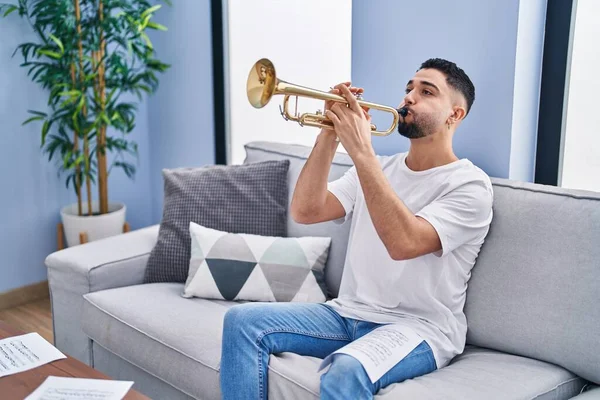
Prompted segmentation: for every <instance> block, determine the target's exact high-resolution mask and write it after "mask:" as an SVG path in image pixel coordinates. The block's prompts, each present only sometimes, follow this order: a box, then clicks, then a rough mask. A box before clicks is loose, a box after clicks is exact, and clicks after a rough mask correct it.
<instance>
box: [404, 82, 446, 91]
mask: <svg viewBox="0 0 600 400" xmlns="http://www.w3.org/2000/svg"><path fill="white" fill-rule="evenodd" d="M420 82H421V84H422V85H425V86H431V87H432V88H434V89H435V90H437V91H438V92H439V91H440V88H438V87H437V86H435V85H434V84H433V83H431V82H429V81H420ZM413 83H414V82H413V80H412V79H411V80H410V81H408V83H407V84H406V86H409V85H412V84H413Z"/></svg>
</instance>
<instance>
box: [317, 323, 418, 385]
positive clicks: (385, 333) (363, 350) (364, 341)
mask: <svg viewBox="0 0 600 400" xmlns="http://www.w3.org/2000/svg"><path fill="white" fill-rule="evenodd" d="M422 341H423V339H422V338H421V336H419V335H418V334H417V333H416V332H415V331H413V330H412V329H410V328H408V327H405V326H400V325H384V326H381V327H379V328H377V329H375V330H373V331H371V332H369V333H367V334H366V335H365V336H363V337H361V338H359V339H357V340H355V341H353V342H351V343H349V344H347V345H346V346H344V347H342V348H341V349H339V350H337V351H335V352H333V353H331V354H329V355H328V356H327V357H325V359H324V360H323V362H322V363H321V366H320V367H319V371H321V370H322V369H323V368H325V367H326V366H327V365H329V364H330V363H331V361H332V358H333V356H334V355H335V354H340V353H343V354H348V355H349V356H352V357H354V358H356V359H357V360H358V361H360V363H361V364H362V365H363V367H364V368H365V371H366V372H367V375H368V376H369V379H371V382H372V383H375V382H377V381H378V380H379V379H380V378H381V377H382V376H383V375H384V374H385V373H386V372H388V371H389V370H390V369H392V367H394V366H395V365H396V364H398V363H399V362H400V361H401V360H402V359H403V358H404V357H406V356H407V355H408V354H409V353H410V352H411V351H413V350H414V349H415V347H417V346H418V345H419V343H421V342H422Z"/></svg>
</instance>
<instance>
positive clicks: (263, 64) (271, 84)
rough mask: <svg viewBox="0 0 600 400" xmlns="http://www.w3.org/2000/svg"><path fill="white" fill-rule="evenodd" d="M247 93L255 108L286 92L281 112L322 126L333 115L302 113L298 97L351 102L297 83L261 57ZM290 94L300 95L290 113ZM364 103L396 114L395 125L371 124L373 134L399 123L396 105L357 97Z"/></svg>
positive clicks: (288, 118) (382, 133)
mask: <svg viewBox="0 0 600 400" xmlns="http://www.w3.org/2000/svg"><path fill="white" fill-rule="evenodd" d="M246 94H247V95H248V101H249V102H250V104H252V106H253V107H254V108H262V107H264V106H266V105H267V104H268V103H269V101H270V100H271V98H272V97H273V96H274V95H277V94H283V95H284V97H283V109H282V108H281V106H279V110H280V112H281V115H282V116H283V118H284V119H285V120H286V121H296V122H298V123H299V124H300V125H302V126H304V125H307V126H314V127H319V128H325V127H332V126H333V123H332V122H331V120H330V119H329V118H327V117H326V116H324V115H323V112H322V111H320V110H317V112H316V113H314V114H311V113H304V114H301V115H298V97H300V96H302V97H309V98H314V99H321V100H331V101H338V102H341V103H346V104H348V101H347V100H346V99H345V98H344V97H342V96H338V95H335V94H332V93H327V92H322V91H320V90H315V89H310V88H307V87H303V86H299V85H294V84H291V83H289V82H286V81H283V80H281V79H279V78H277V74H276V73H275V67H274V66H273V63H272V62H271V61H270V60H269V59H266V58H262V59H260V60H258V61H257V62H256V63H255V64H254V65H253V66H252V68H251V69H250V73H249V74H248V81H247V82H246ZM290 96H295V97H296V110H295V113H294V115H292V114H290V113H289V110H288V103H289V99H290ZM357 101H358V104H359V105H360V106H361V107H367V108H369V109H371V108H372V109H375V110H380V111H387V112H390V113H391V114H392V116H393V122H392V125H391V126H390V127H389V129H388V130H386V131H378V130H377V127H376V126H375V125H373V124H371V134H372V135H375V136H387V135H389V134H391V133H392V132H393V131H394V130H395V129H396V126H397V125H398V121H399V116H398V110H396V109H395V108H393V107H388V106H383V105H380V104H375V103H371V102H368V101H363V100H357ZM400 114H401V115H402V116H406V110H404V109H402V110H400Z"/></svg>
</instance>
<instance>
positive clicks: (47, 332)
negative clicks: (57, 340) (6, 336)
mask: <svg viewBox="0 0 600 400" xmlns="http://www.w3.org/2000/svg"><path fill="white" fill-rule="evenodd" d="M0 320H1V321H4V322H6V323H7V324H9V325H11V326H12V327H14V328H17V329H20V330H22V331H24V332H25V333H29V332H37V333H39V334H40V335H41V336H42V337H43V338H44V339H46V340H47V341H49V342H50V343H53V335H52V315H51V311H50V299H49V298H46V299H43V300H38V301H36V302H33V303H28V304H24V305H21V306H19V307H15V308H8V309H5V310H0Z"/></svg>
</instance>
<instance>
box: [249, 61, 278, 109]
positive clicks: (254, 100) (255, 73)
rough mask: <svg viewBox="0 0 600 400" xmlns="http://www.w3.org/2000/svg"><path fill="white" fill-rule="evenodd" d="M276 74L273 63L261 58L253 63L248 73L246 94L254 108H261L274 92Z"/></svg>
mask: <svg viewBox="0 0 600 400" xmlns="http://www.w3.org/2000/svg"><path fill="white" fill-rule="evenodd" d="M276 87H277V75H276V73H275V66H274V65H273V63H272V62H271V61H270V60H268V59H266V58H262V59H260V60H258V61H257V62H255V63H254V65H253V66H252V68H251V69H250V72H249V73H248V80H247V82H246V94H247V96H248V101H249V102H250V104H251V105H252V106H253V107H254V108H263V107H264V106H266V105H267V104H268V103H269V100H271V97H273V95H274V94H275V88H276Z"/></svg>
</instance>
